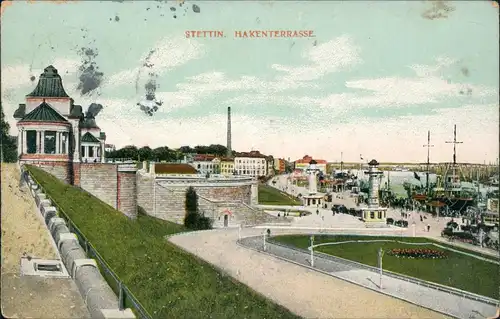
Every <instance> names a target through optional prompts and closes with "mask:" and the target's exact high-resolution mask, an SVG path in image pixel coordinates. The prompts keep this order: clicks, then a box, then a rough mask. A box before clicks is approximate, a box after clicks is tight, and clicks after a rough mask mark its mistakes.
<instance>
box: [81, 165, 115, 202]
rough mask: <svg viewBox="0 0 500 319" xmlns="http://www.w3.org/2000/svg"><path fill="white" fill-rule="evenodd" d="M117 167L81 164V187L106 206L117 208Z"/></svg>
mask: <svg viewBox="0 0 500 319" xmlns="http://www.w3.org/2000/svg"><path fill="white" fill-rule="evenodd" d="M117 168H118V167H117V165H113V164H101V163H82V164H80V187H81V188H82V189H84V190H86V191H87V192H89V193H91V194H92V195H94V196H96V197H97V198H99V199H100V200H102V201H103V202H105V203H106V204H108V205H110V206H112V207H114V208H118V207H117V202H118V196H117V188H118V183H117V181H118V169H117Z"/></svg>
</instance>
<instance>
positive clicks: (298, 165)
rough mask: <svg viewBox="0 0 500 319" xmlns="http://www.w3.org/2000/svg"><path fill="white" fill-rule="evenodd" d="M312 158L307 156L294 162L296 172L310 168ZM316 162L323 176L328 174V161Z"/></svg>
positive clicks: (320, 160) (319, 160)
mask: <svg viewBox="0 0 500 319" xmlns="http://www.w3.org/2000/svg"><path fill="white" fill-rule="evenodd" d="M312 159H313V158H312V157H311V156H309V155H305V156H304V157H302V158H301V159H298V160H296V161H295V162H294V169H296V170H302V171H304V170H306V169H307V168H308V167H309V163H310V162H311V161H312ZM314 160H315V161H316V163H317V164H316V168H317V169H319V171H320V172H322V173H323V174H326V165H327V164H328V162H327V161H325V160H322V159H314Z"/></svg>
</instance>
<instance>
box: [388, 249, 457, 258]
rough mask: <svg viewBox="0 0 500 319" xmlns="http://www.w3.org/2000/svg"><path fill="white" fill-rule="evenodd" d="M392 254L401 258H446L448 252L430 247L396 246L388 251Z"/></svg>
mask: <svg viewBox="0 0 500 319" xmlns="http://www.w3.org/2000/svg"><path fill="white" fill-rule="evenodd" d="M387 254H388V255H390V256H396V257H398V258H399V257H401V258H411V259H416V258H419V259H442V258H446V257H447V256H446V254H445V253H444V252H442V251H440V250H434V249H428V248H417V249H414V248H403V249H399V248H394V249H391V250H389V251H388V252H387Z"/></svg>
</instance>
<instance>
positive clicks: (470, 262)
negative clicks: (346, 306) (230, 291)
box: [273, 235, 500, 298]
mask: <svg viewBox="0 0 500 319" xmlns="http://www.w3.org/2000/svg"><path fill="white" fill-rule="evenodd" d="M273 239H274V240H276V241H278V242H282V243H285V244H290V245H293V246H296V247H299V248H307V247H309V236H300V235H286V236H277V237H273ZM370 239H372V240H373V239H395V238H394V237H376V238H374V237H369V236H315V239H314V244H319V243H323V242H325V243H326V242H337V241H348V240H370ZM396 240H398V238H396ZM403 240H404V241H406V242H432V240H429V239H427V238H406V237H405V238H404V239H403ZM436 243H438V244H440V245H442V246H449V245H445V244H441V243H439V242H436ZM380 247H382V248H383V249H384V250H386V251H387V250H388V249H392V248H429V249H434V250H442V251H444V252H445V253H446V254H447V255H448V258H446V259H403V258H397V257H394V256H389V255H388V254H385V255H384V260H383V262H384V269H386V270H389V271H393V272H397V273H401V274H404V275H408V276H412V277H416V278H421V279H424V280H427V281H431V282H435V283H438V284H441V285H446V286H450V287H455V288H458V289H462V290H466V291H470V292H473V293H477V294H480V295H484V296H488V297H491V298H498V286H499V285H500V280H499V278H498V276H496V275H493V274H498V272H499V270H500V269H499V266H498V265H497V264H493V263H489V262H485V261H482V260H479V259H476V258H473V257H469V256H465V255H462V254H459V253H455V252H452V251H448V250H443V249H440V248H438V247H436V246H433V245H428V246H420V245H419V246H416V245H405V244H400V243H391V242H388V243H383V242H380V243H347V244H339V245H331V246H323V247H318V248H317V250H318V251H320V252H323V253H327V254H331V255H335V256H338V257H342V258H345V259H349V260H353V261H357V262H360V263H364V264H367V265H370V266H374V267H377V266H378V261H377V251H378V249H379V248H380ZM451 247H452V248H454V249H456V250H461V251H466V252H468V253H471V254H475V255H480V254H478V253H476V252H473V251H467V250H465V249H457V248H456V247H454V246H451ZM483 256H484V257H486V258H489V259H495V258H494V257H491V256H485V255H483Z"/></svg>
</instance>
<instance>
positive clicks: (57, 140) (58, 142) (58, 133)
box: [56, 132, 61, 154]
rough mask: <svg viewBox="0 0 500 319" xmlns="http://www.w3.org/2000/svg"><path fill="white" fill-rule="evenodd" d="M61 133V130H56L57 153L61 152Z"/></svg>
mask: <svg viewBox="0 0 500 319" xmlns="http://www.w3.org/2000/svg"><path fill="white" fill-rule="evenodd" d="M59 135H61V132H56V154H59V153H61V139H60V138H59Z"/></svg>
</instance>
